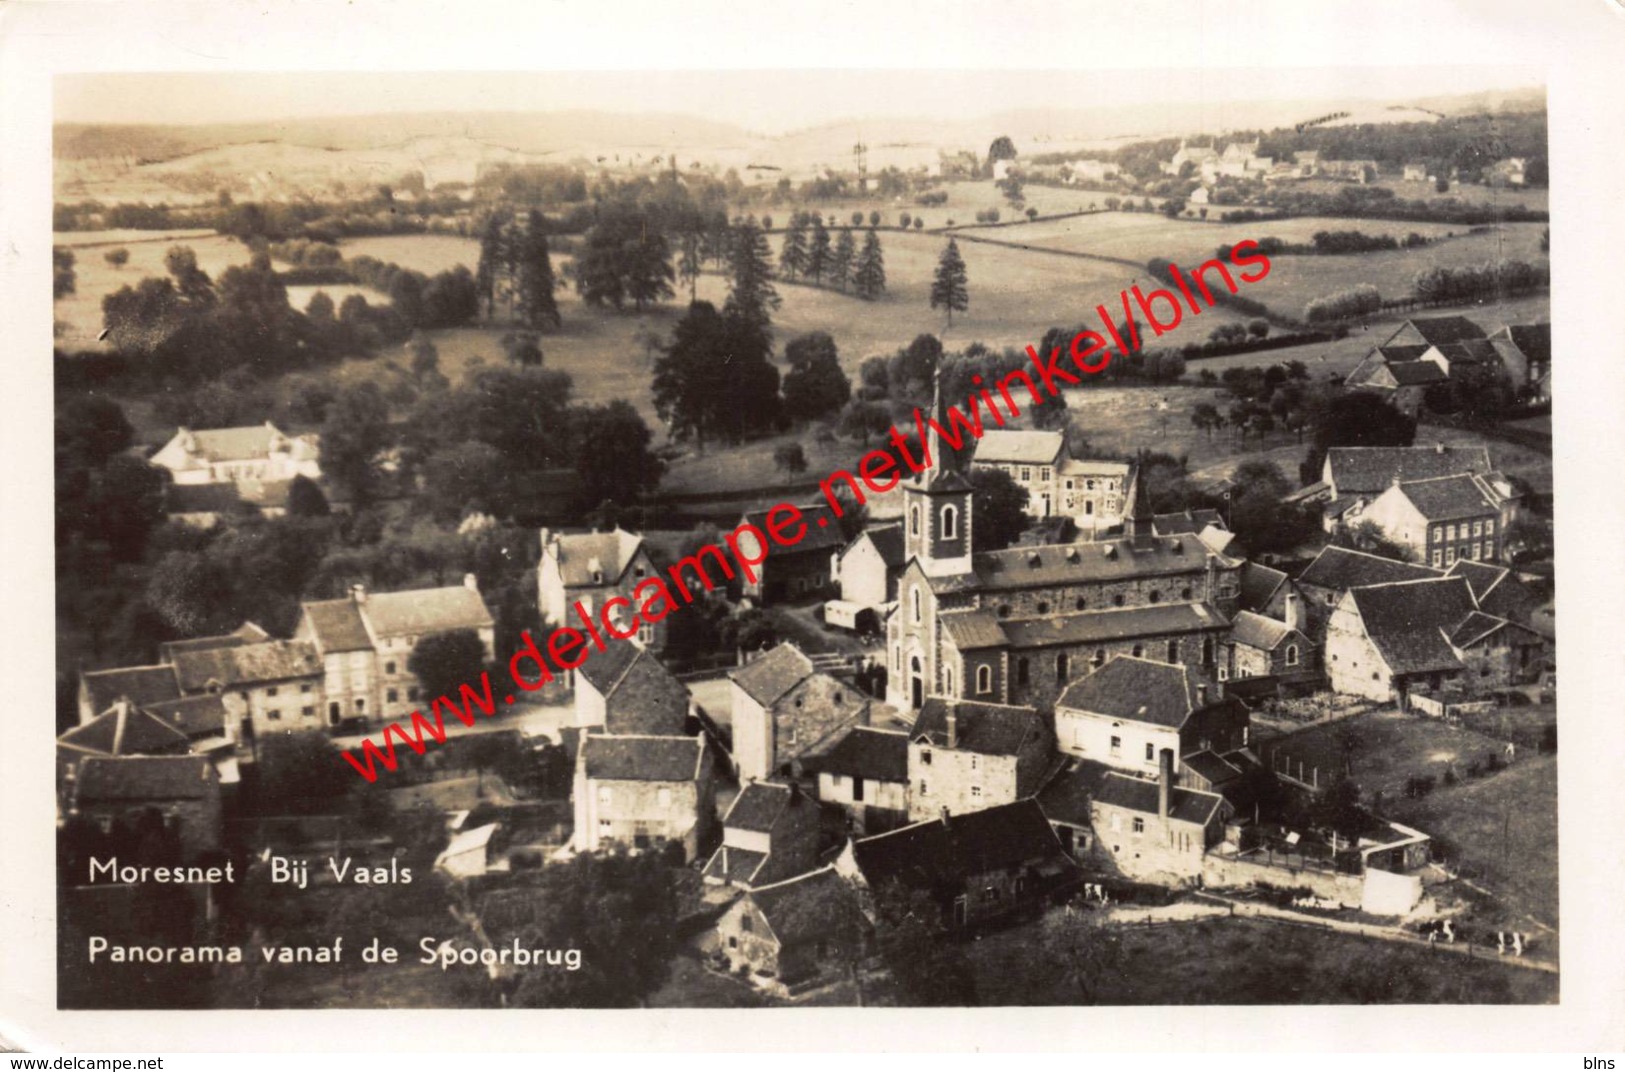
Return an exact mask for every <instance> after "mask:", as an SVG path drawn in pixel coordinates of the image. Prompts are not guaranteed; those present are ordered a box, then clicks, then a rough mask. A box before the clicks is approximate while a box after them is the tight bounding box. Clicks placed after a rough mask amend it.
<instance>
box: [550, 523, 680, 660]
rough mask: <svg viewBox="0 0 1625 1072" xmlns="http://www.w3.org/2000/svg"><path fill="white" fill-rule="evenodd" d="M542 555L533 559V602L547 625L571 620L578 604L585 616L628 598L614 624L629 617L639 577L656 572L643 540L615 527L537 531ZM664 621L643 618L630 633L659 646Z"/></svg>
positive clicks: (622, 623) (641, 641) (638, 640)
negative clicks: (609, 530) (588, 531)
mask: <svg viewBox="0 0 1625 1072" xmlns="http://www.w3.org/2000/svg"><path fill="white" fill-rule="evenodd" d="M541 546H542V557H541V560H540V561H539V562H538V563H537V564H536V600H537V602H536V605H537V608H538V609H539V610H540V611H541V613H542V621H543V622H545V623H547V624H548V625H549V626H555V627H556V626H561V625H572V624H574V623H576V621H577V620H578V617H577V615H578V612H577V611H576V610H575V606H576V604H577V603H579V604H580V605H581V607H582V610H584V611H585V612H586V614H587V616H588V617H589V618H592V617H593V616H595V615H596V614H598V613H599V611H600V610H602V608H603V607H604V606H605V604H607V603H608V602H609V601H610V600H612V599H617V598H619V599H623V600H626V601H628V606H627V611H626V613H624V614H622V615H620V616H619V617H617V618H616V619H615V620H616V623H617V626H618V627H621V628H623V630H624V627H625V625H626V624H628V623H629V622H630V621H631V610H632V607H635V606H636V603H635V600H636V599H638V598H640V597H637V596H634V594H633V593H634V592H635V591H636V589H637V586H638V584H639V582H641V581H642V580H643V579H644V578H646V577H654V576H658V571H657V570H656V568H655V563H654V560H653V558H652V557H651V555H650V549H649V546H648V544H647V542H646V541H645V540H644V538H643V537H642V536H641V535H635V534H633V533H630V532H626V531H624V530H623V529H621V528H619V527H617V528H616V529H615V531H613V532H591V533H578V534H565V533H560V532H555V531H553V530H551V529H545V528H544V529H542V530H541ZM665 630H666V626H665V624H664V622H642V621H641V620H640V622H639V626H638V631H637V634H636V635H635V636H634V637H632V638H630V639H633V640H634V641H635V642H636V643H637V644H639V645H641V646H643V647H646V648H653V649H655V650H657V651H658V650H659V649H661V648H662V647H664V646H665V637H666V633H665Z"/></svg>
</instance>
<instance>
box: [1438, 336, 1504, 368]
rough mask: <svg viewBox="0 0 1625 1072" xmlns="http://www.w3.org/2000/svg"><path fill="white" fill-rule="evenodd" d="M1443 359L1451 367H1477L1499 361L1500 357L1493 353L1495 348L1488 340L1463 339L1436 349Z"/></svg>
mask: <svg viewBox="0 0 1625 1072" xmlns="http://www.w3.org/2000/svg"><path fill="white" fill-rule="evenodd" d="M1437 349H1438V351H1439V353H1440V354H1441V355H1443V356H1444V359H1445V360H1446V361H1448V362H1450V363H1451V364H1452V365H1456V364H1462V365H1477V364H1483V363H1485V362H1490V361H1499V360H1500V357H1501V355H1500V354H1498V353H1496V352H1495V347H1494V346H1493V345H1492V344H1491V343H1490V341H1489V340H1488V339H1464V340H1462V341H1461V342H1447V343H1443V344H1441V345H1440V346H1438V347H1437Z"/></svg>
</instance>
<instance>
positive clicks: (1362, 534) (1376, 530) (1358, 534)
mask: <svg viewBox="0 0 1625 1072" xmlns="http://www.w3.org/2000/svg"><path fill="white" fill-rule="evenodd" d="M1332 543H1333V545H1335V546H1337V547H1352V548H1354V549H1355V550H1356V551H1364V552H1366V553H1367V554H1371V555H1381V556H1382V557H1383V558H1391V559H1394V560H1395V561H1396V562H1412V561H1415V559H1416V556H1415V555H1414V554H1412V553H1411V549H1410V548H1409V547H1407V546H1405V545H1404V544H1402V543H1398V542H1396V541H1394V540H1391V539H1389V538H1388V534H1387V533H1386V532H1384V531H1383V530H1382V526H1380V525H1378V524H1377V523H1376V522H1375V521H1357V522H1355V523H1354V524H1353V525H1349V526H1346V527H1344V528H1340V529H1338V530H1337V531H1336V532H1334V533H1332Z"/></svg>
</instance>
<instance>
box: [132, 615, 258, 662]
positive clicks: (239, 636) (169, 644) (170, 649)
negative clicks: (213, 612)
mask: <svg viewBox="0 0 1625 1072" xmlns="http://www.w3.org/2000/svg"><path fill="white" fill-rule="evenodd" d="M270 639H271V634H270V633H267V632H266V631H265V630H264V629H261V628H260V627H259V626H257V625H255V624H254V623H253V622H244V623H243V624H242V625H239V626H238V627H237V628H236V629H234V630H232V631H231V632H229V633H225V634H222V635H220V636H206V637H193V638H192V639H191V640H167V641H165V642H164V643H162V644H159V645H158V657H159V658H160V659H161V660H162V661H164V662H166V663H167V662H173V661H174V659H175V656H176V655H177V654H179V653H181V652H188V651H209V650H211V649H213V648H236V647H241V646H242V645H244V644H256V643H258V642H260V641H262V640H270Z"/></svg>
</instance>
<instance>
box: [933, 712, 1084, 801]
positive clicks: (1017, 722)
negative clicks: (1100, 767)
mask: <svg viewBox="0 0 1625 1072" xmlns="http://www.w3.org/2000/svg"><path fill="white" fill-rule="evenodd" d="M1054 755H1055V748H1054V744H1053V742H1052V741H1051V740H1050V734H1049V730H1048V729H1047V728H1046V726H1045V725H1044V719H1043V718H1041V717H1040V716H1039V714H1038V712H1037V711H1036V710H1034V709H1033V708H1031V707H1008V706H1005V705H1004V704H989V703H974V702H972V701H968V700H955V699H948V698H943V697H933V698H931V699H929V700H927V701H926V702H925V707H924V708H923V709H922V710H921V711H920V717H919V720H918V721H917V722H915V723H914V728H913V729H911V730H910V731H909V745H908V774H909V809H908V812H909V818H911V819H926V818H930V817H931V816H933V815H940V814H942V813H943V812H945V811H946V812H952V813H954V814H959V813H961V812H967V811H978V810H980V809H982V808H991V807H996V806H997V805H1000V804H1012V803H1014V802H1015V801H1018V800H1023V799H1025V798H1027V797H1030V796H1032V795H1034V794H1035V793H1037V792H1038V790H1039V789H1040V788H1041V787H1042V786H1043V784H1044V776H1045V774H1046V773H1047V772H1048V770H1049V766H1050V760H1051V758H1052V757H1053V756H1054Z"/></svg>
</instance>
